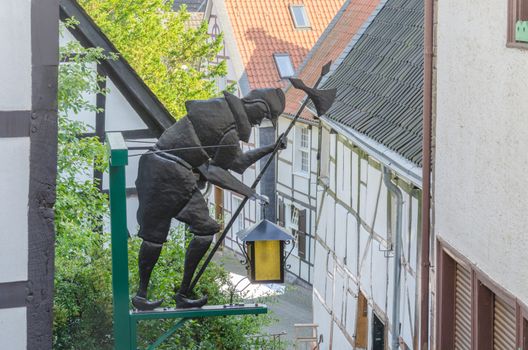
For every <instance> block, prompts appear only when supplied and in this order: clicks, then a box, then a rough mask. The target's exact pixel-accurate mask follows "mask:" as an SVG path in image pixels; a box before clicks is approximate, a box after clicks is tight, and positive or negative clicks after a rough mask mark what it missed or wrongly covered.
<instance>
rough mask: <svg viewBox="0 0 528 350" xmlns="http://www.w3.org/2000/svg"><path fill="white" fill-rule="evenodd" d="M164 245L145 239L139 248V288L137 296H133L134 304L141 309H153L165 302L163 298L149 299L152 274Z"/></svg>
mask: <svg viewBox="0 0 528 350" xmlns="http://www.w3.org/2000/svg"><path fill="white" fill-rule="evenodd" d="M162 247H163V245H162V244H159V243H152V242H149V241H143V243H142V244H141V248H140V249H139V257H138V267H139V288H138V291H137V294H136V296H135V297H134V298H132V304H133V305H134V306H135V307H136V308H137V309H139V310H152V309H155V308H157V307H159V306H160V305H161V303H163V300H154V301H149V300H148V299H147V289H148V285H149V281H150V275H151V274H152V270H153V269H154V266H155V265H156V263H157V262H158V259H159V256H160V254H161V248H162Z"/></svg>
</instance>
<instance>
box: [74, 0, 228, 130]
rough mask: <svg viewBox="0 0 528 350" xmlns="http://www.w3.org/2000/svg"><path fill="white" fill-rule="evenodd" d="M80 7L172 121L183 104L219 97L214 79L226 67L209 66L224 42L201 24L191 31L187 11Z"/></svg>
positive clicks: (138, 4) (149, 4) (97, 3)
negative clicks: (159, 102)
mask: <svg viewBox="0 0 528 350" xmlns="http://www.w3.org/2000/svg"><path fill="white" fill-rule="evenodd" d="M79 2H80V3H81V5H82V6H83V7H84V8H85V10H86V11H87V12H88V13H89V14H90V16H91V17H92V18H93V19H94V20H95V22H96V23H97V24H98V25H99V26H100V27H101V29H102V30H103V32H104V33H105V34H106V35H107V36H108V37H109V38H110V40H111V41H112V42H113V43H114V45H115V46H116V47H117V49H118V50H119V51H120V52H121V54H122V55H123V57H124V58H125V59H126V60H127V61H128V62H129V63H130V64H131V66H132V67H134V69H135V70H136V71H137V73H138V74H139V76H140V77H141V78H142V79H143V80H144V81H145V82H146V83H147V85H148V86H149V87H150V89H151V90H152V91H153V92H154V93H155V94H156V95H157V96H158V98H159V99H160V101H161V102H162V103H163V104H164V105H165V106H166V107H167V109H168V110H169V111H170V112H171V113H172V115H173V116H174V117H175V118H176V119H178V118H179V117H181V116H183V115H184V114H185V101H187V100H196V99H208V98H210V97H211V96H215V95H217V94H218V89H217V87H216V83H215V78H218V77H223V76H225V75H226V73H227V69H226V64H225V61H222V63H220V64H210V62H212V61H213V60H214V59H215V57H216V56H217V54H218V53H219V52H220V50H221V48H222V42H223V39H222V36H221V35H220V36H218V37H216V38H215V39H212V38H211V37H210V36H209V34H208V33H207V23H206V22H205V21H204V22H202V24H201V25H200V26H199V27H198V28H193V27H191V26H189V19H190V14H189V13H188V12H187V11H186V10H185V8H183V9H181V10H180V11H178V12H174V11H172V10H171V8H172V4H173V1H167V0H134V1H130V0H80V1H79Z"/></svg>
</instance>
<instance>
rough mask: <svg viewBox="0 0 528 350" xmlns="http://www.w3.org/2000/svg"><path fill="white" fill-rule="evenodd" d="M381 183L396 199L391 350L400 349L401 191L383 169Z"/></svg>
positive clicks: (385, 169)
mask: <svg viewBox="0 0 528 350" xmlns="http://www.w3.org/2000/svg"><path fill="white" fill-rule="evenodd" d="M383 182H384V183H385V186H387V190H388V191H389V192H390V193H392V194H393V195H394V197H396V237H395V238H394V286H393V298H392V320H391V323H392V346H391V349H392V350H398V349H399V348H400V294H401V286H400V283H401V234H402V206H403V195H402V192H401V190H400V189H399V188H398V186H396V185H395V184H394V183H393V182H392V181H391V173H390V170H389V169H388V168H387V167H385V166H384V167H383Z"/></svg>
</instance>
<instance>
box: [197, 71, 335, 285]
mask: <svg viewBox="0 0 528 350" xmlns="http://www.w3.org/2000/svg"><path fill="white" fill-rule="evenodd" d="M329 64H330V62H329V63H327V64H325V66H324V67H323V69H322V71H321V75H320V76H319V79H317V82H316V83H315V85H314V89H315V88H317V87H318V86H319V84H320V83H321V80H322V79H323V77H324V76H325V74H326V73H327V72H328V68H329ZM308 102H309V99H308V98H307V99H306V100H305V101H304V102H303V104H302V105H301V107H300V108H299V110H298V111H297V113H296V114H295V117H294V118H293V120H292V121H291V123H290V125H289V126H288V128H287V129H286V131H285V132H284V134H282V136H281V139H285V138H286V137H287V136H288V134H289V133H290V131H291V129H292V128H293V126H294V125H295V123H296V122H297V119H299V117H300V115H301V113H302V112H303V111H304V109H305V108H306V105H308ZM280 144H281V143H280V142H277V144H276V145H275V148H274V149H273V152H272V153H271V156H270V157H269V158H268V160H267V161H266V164H264V166H263V167H262V169H261V170H260V173H259V175H258V176H257V178H256V179H255V181H253V184H252V185H251V189H255V188H256V187H257V185H258V184H259V182H260V180H261V179H262V176H264V173H265V172H266V170H267V169H268V167H269V166H270V165H271V162H272V161H273V159H274V157H275V155H276V154H277V153H278V152H279V150H280ZM248 200H249V198H248V197H246V198H244V200H242V203H240V205H239V206H238V208H237V210H236V211H235V214H233V215H232V216H231V219H230V220H229V222H228V223H227V225H226V227H225V228H224V231H223V232H222V235H221V236H220V238H219V239H218V241H216V244H215V245H214V247H213V249H212V250H211V252H210V253H209V255H208V256H207V259H205V261H204V263H203V265H202V267H201V268H200V271H198V274H197V275H196V276H195V277H194V279H193V281H192V283H191V286H190V288H189V289H190V290H193V289H194V287H195V286H196V284H197V283H198V281H199V280H200V277H202V275H203V273H204V271H205V269H206V268H207V266H208V265H209V263H210V262H211V260H212V259H213V256H214V254H215V253H216V251H217V250H218V248H219V247H220V245H221V244H222V241H223V240H224V238H225V236H226V235H227V232H229V230H230V229H231V226H233V223H234V222H235V220H236V218H237V217H238V215H240V212H241V211H242V209H244V205H245V204H246V202H247V201H248Z"/></svg>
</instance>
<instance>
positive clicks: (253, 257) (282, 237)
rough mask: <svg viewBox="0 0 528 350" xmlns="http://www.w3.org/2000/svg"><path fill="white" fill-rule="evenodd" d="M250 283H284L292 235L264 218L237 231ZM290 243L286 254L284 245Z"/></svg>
mask: <svg viewBox="0 0 528 350" xmlns="http://www.w3.org/2000/svg"><path fill="white" fill-rule="evenodd" d="M237 235H238V237H239V238H240V240H241V241H242V242H243V244H244V246H243V248H244V254H245V255H246V259H247V263H248V266H247V269H248V275H249V276H248V278H249V280H250V281H251V282H252V283H284V265H285V262H286V259H287V258H288V256H289V255H290V253H291V251H292V250H293V236H292V235H290V234H289V233H288V232H286V231H284V230H283V229H282V228H281V227H279V226H277V225H275V224H274V223H272V222H271V221H268V220H266V219H264V220H262V221H261V222H259V223H256V224H254V225H253V226H251V227H249V228H247V229H244V230H242V231H240V232H238V234H237ZM287 243H292V248H291V249H290V252H289V253H288V255H287V256H285V254H284V251H285V249H284V246H285V245H286V244H287Z"/></svg>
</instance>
